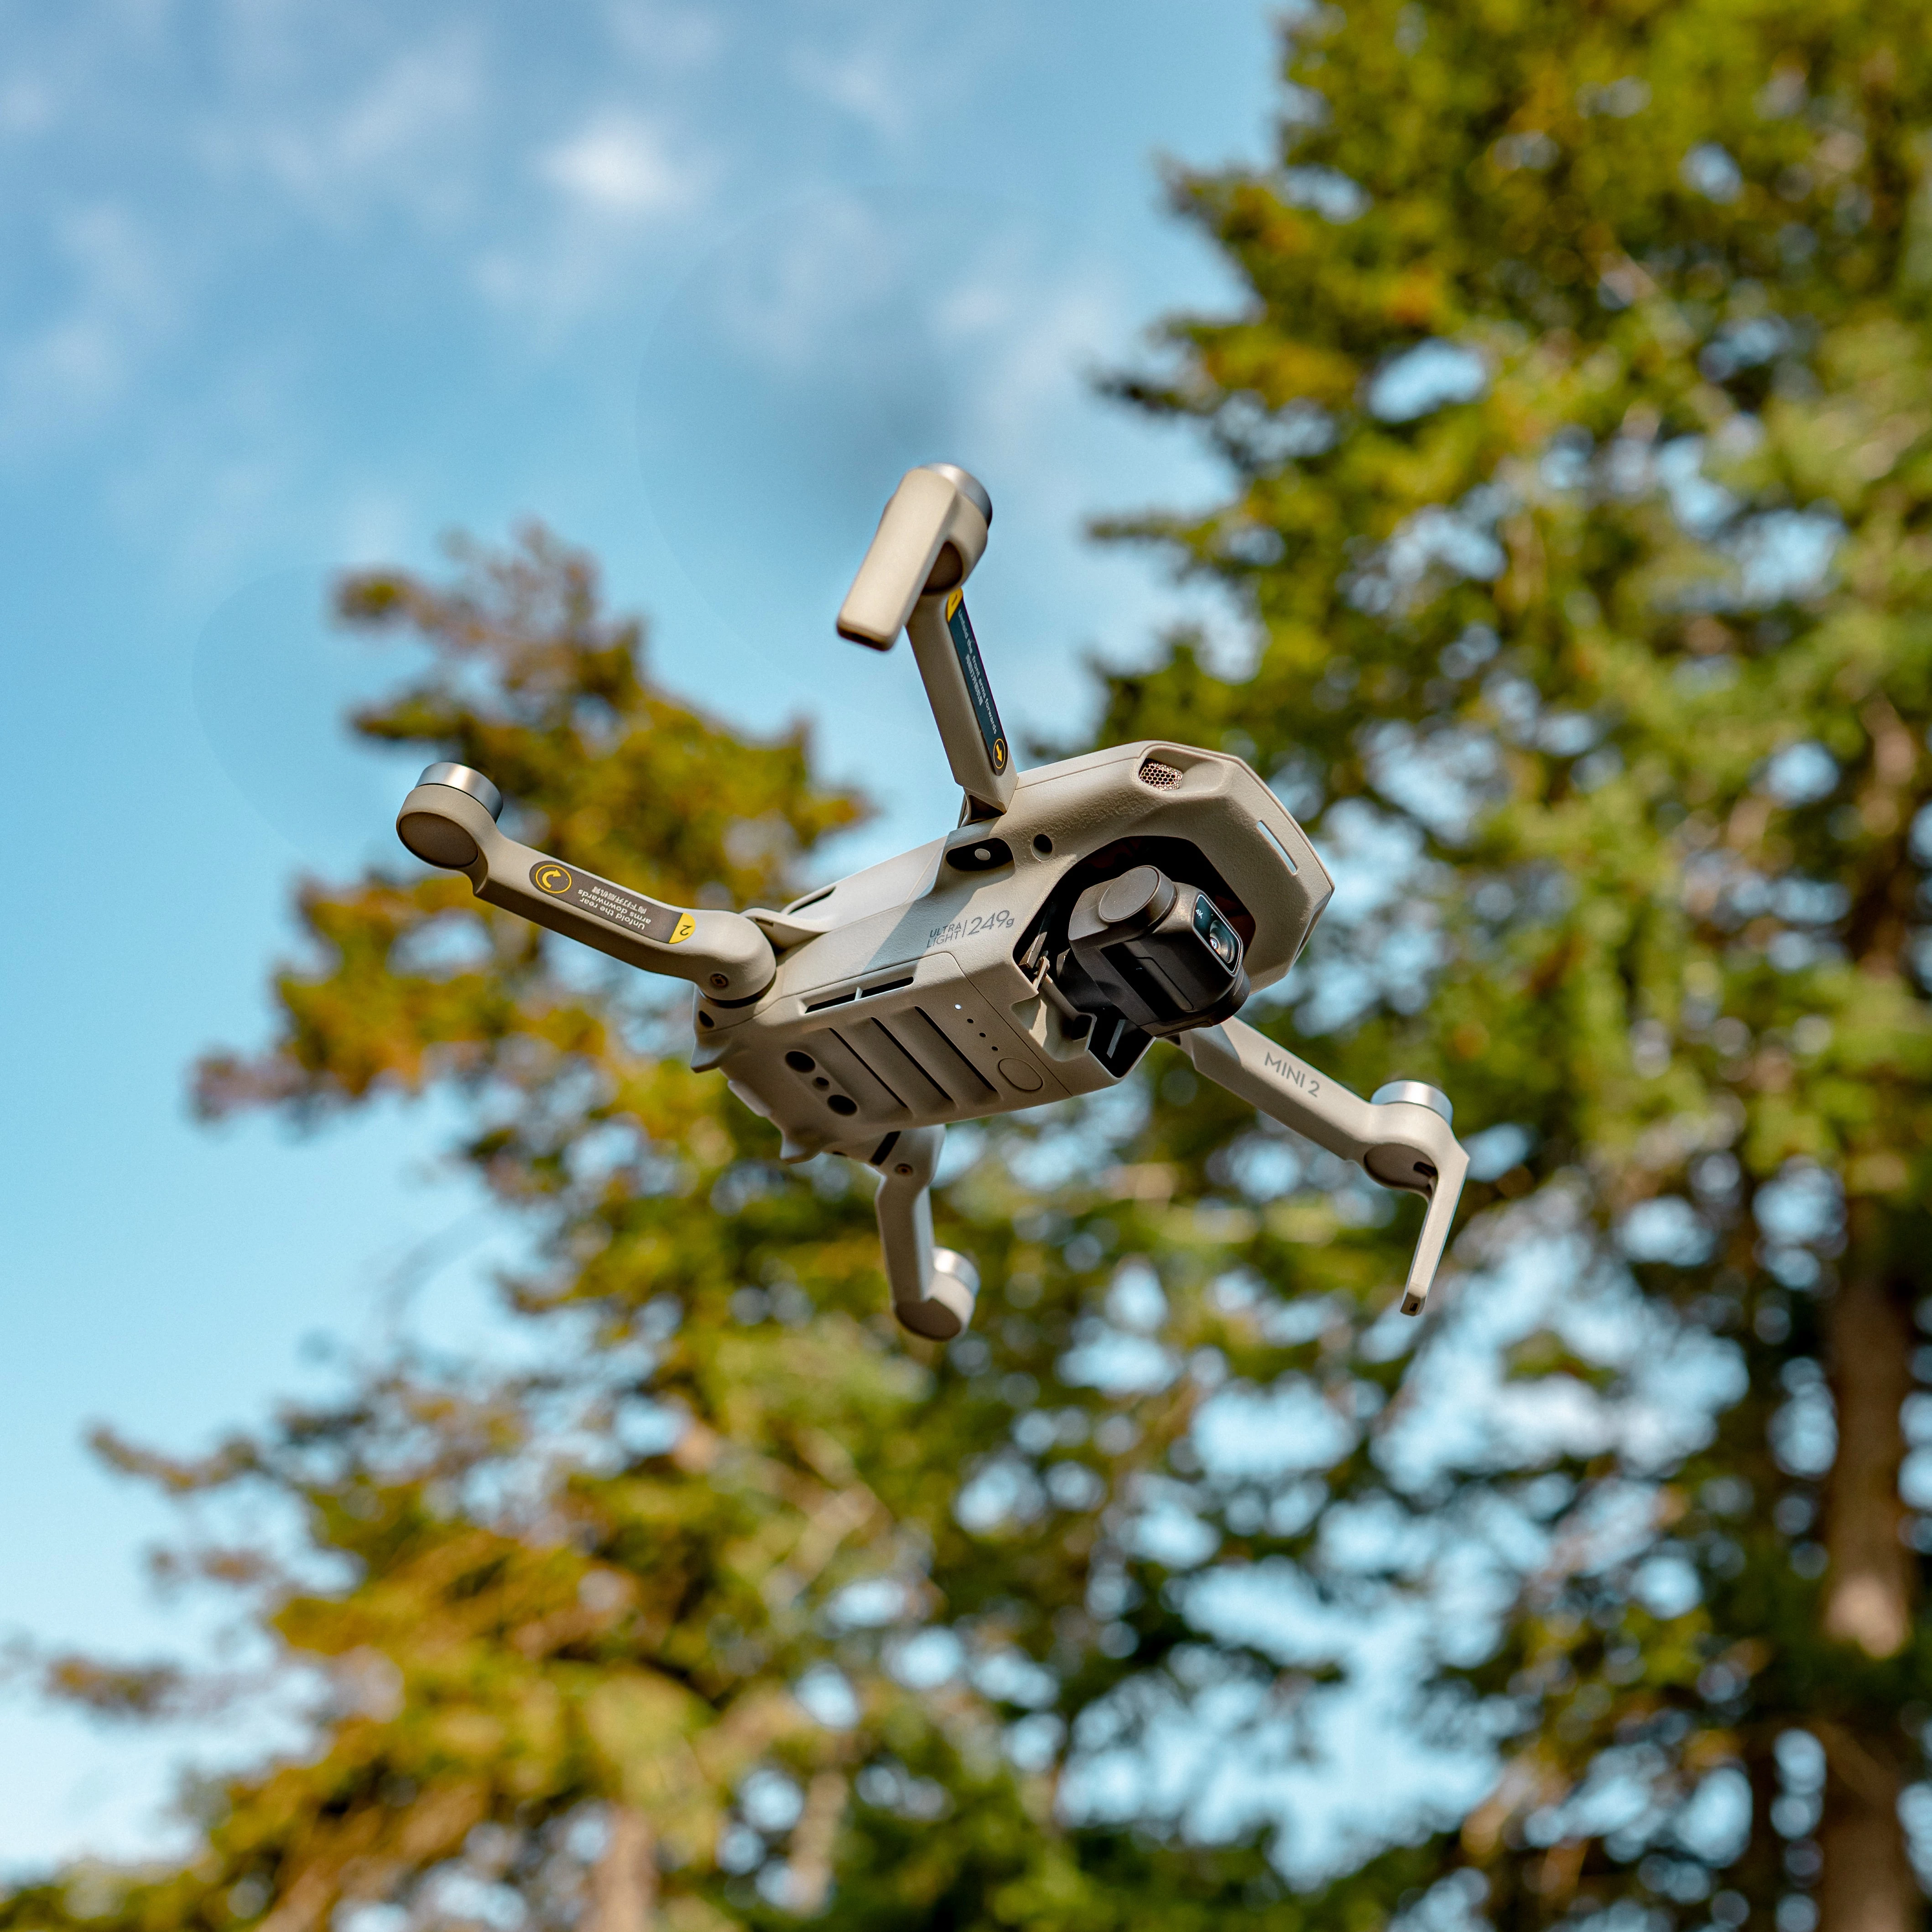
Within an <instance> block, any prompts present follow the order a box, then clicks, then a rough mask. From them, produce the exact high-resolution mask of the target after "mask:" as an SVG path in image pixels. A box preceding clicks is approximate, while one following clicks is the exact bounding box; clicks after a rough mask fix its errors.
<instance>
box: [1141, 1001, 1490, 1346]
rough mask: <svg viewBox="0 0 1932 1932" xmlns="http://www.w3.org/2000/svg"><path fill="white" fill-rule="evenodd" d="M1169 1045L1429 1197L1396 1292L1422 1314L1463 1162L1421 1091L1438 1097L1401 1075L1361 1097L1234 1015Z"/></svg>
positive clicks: (1229, 1085) (1221, 1081) (1264, 1108)
mask: <svg viewBox="0 0 1932 1932" xmlns="http://www.w3.org/2000/svg"><path fill="white" fill-rule="evenodd" d="M1177 1044H1178V1045H1179V1046H1181V1048H1182V1049H1184V1051H1185V1052H1187V1056H1188V1058H1190V1060H1192V1061H1193V1063H1194V1064H1195V1066H1196V1068H1198V1069H1199V1071H1200V1072H1202V1073H1205V1075H1207V1076H1208V1079H1211V1080H1212V1081H1214V1082H1216V1083H1217V1085H1220V1086H1223V1087H1225V1088H1226V1089H1227V1090H1228V1091H1229V1093H1231V1094H1236V1095H1238V1097H1240V1098H1241V1099H1242V1100H1246V1101H1247V1102H1249V1103H1250V1104H1251V1105H1252V1106H1255V1107H1256V1108H1258V1109H1259V1110H1260V1111H1261V1112H1262V1113H1264V1114H1265V1115H1268V1118H1270V1119H1271V1120H1275V1121H1280V1122H1281V1123H1282V1124H1283V1126H1284V1127H1292V1128H1294V1129H1295V1131H1296V1132H1297V1133H1301V1134H1305V1135H1306V1136H1307V1137H1308V1139H1310V1140H1312V1141H1313V1142H1315V1143H1316V1145H1318V1146H1319V1147H1325V1148H1327V1149H1328V1151H1329V1152H1330V1153H1331V1154H1340V1156H1341V1157H1342V1158H1343V1160H1350V1161H1353V1162H1354V1163H1355V1164H1356V1165H1357V1166H1358V1167H1360V1168H1361V1169H1362V1170H1363V1171H1364V1172H1365V1173H1366V1174H1367V1175H1369V1177H1370V1178H1371V1179H1372V1180H1374V1181H1379V1182H1380V1183H1381V1184H1382V1186H1383V1187H1395V1188H1401V1189H1403V1190H1406V1191H1407V1192H1409V1193H1412V1194H1420V1195H1421V1196H1423V1197H1424V1199H1426V1200H1427V1202H1428V1203H1429V1207H1428V1211H1427V1213H1426V1214H1425V1215H1424V1217H1423V1223H1422V1233H1421V1237H1420V1238H1419V1239H1418V1241H1417V1243H1416V1247H1415V1256H1414V1258H1413V1259H1412V1260H1411V1262H1410V1263H1409V1281H1408V1285H1407V1286H1406V1288H1405V1289H1404V1290H1403V1298H1402V1310H1403V1313H1404V1314H1405V1315H1419V1314H1421V1312H1422V1307H1423V1304H1424V1302H1425V1301H1427V1299H1428V1296H1429V1290H1430V1284H1431V1283H1433V1281H1434V1280H1435V1279H1436V1269H1437V1268H1439V1266H1440V1265H1441V1264H1442V1255H1443V1251H1444V1250H1445V1248H1446V1247H1448V1241H1449V1227H1450V1223H1451V1222H1452V1221H1454V1219H1455V1218H1456V1205H1457V1202H1459V1201H1460V1199H1462V1195H1463V1181H1464V1179H1465V1178H1466V1176H1467V1175H1468V1173H1469V1156H1468V1154H1466V1153H1465V1152H1464V1151H1463V1147H1462V1144H1461V1143H1460V1142H1459V1141H1458V1140H1457V1138H1456V1136H1455V1134H1454V1133H1453V1132H1452V1131H1451V1128H1450V1125H1449V1123H1448V1121H1447V1120H1446V1119H1445V1118H1444V1117H1443V1115H1442V1114H1441V1113H1439V1112H1437V1111H1436V1107H1435V1106H1434V1105H1433V1102H1432V1100H1430V1099H1428V1098H1425V1096H1433V1097H1434V1098H1435V1099H1437V1100H1439V1099H1440V1098H1441V1097H1440V1096H1439V1095H1436V1094H1435V1090H1434V1089H1433V1088H1425V1087H1424V1086H1422V1085H1421V1083H1420V1082H1414V1081H1404V1082H1400V1083H1398V1084H1397V1086H1396V1087H1395V1088H1392V1089H1391V1088H1385V1089H1384V1090H1383V1091H1385V1092H1386V1093H1388V1094H1390V1095H1391V1097H1390V1098H1389V1099H1388V1100H1363V1099H1361V1097H1360V1096H1359V1095H1357V1094H1352V1093H1350V1092H1349V1090H1348V1088H1346V1087H1343V1086H1340V1085H1337V1084H1336V1082H1334V1081H1332V1080H1331V1079H1328V1076H1326V1075H1325V1074H1322V1073H1317V1072H1316V1070H1315V1069H1314V1068H1313V1067H1310V1066H1309V1065H1308V1064H1307V1062H1306V1061H1301V1060H1298V1059H1296V1058H1295V1055H1293V1054H1292V1053H1290V1052H1289V1051H1288V1050H1287V1049H1286V1048H1285V1047H1280V1046H1276V1044H1275V1043H1274V1041H1273V1040H1270V1039H1268V1037H1267V1036H1266V1035H1265V1034H1259V1033H1257V1032H1256V1031H1255V1029H1254V1028H1253V1027H1251V1026H1248V1025H1245V1024H1244V1022H1241V1021H1240V1020H1226V1021H1224V1022H1223V1023H1222V1024H1221V1025H1219V1026H1213V1027H1197V1028H1195V1029H1194V1030H1193V1031H1192V1032H1189V1033H1184V1034H1181V1036H1180V1038H1179V1040H1178V1042H1177ZM1443 1104H1444V1105H1445V1106H1446V1105H1447V1104H1448V1103H1446V1102H1445V1103H1443Z"/></svg>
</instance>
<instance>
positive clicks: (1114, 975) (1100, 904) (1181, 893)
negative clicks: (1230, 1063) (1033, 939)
mask: <svg viewBox="0 0 1932 1932" xmlns="http://www.w3.org/2000/svg"><path fill="white" fill-rule="evenodd" d="M1067 940H1068V942H1069V944H1070V947H1071V949H1072V951H1073V958H1074V961H1075V963H1076V965H1078V966H1079V968H1080V971H1082V973H1083V974H1085V977H1086V978H1087V979H1088V980H1089V981H1090V982H1091V984H1092V986H1093V987H1094V990H1095V991H1096V992H1097V993H1098V994H1099V995H1100V997H1101V998H1103V1000H1105V1001H1106V1003H1107V1004H1108V1005H1109V1006H1111V1007H1114V1008H1115V1010H1117V1011H1118V1012H1120V1013H1123V1014H1124V1015H1125V1016H1126V1017H1127V1019H1129V1020H1130V1022H1133V1025H1136V1026H1137V1027H1139V1028H1140V1029H1141V1030H1142V1031H1143V1032H1145V1033H1150V1034H1178V1033H1181V1032H1183V1031H1186V1029H1187V1028H1190V1027H1198V1026H1211V1025H1214V1022H1217V1020H1223V1019H1226V1018H1227V1017H1228V1016H1229V1015H1230V1014H1231V1013H1234V1012H1235V1010H1237V1009H1238V1007H1240V1006H1241V1004H1242V1002H1243V1001H1245V1000H1246V999H1247V997H1248V976H1247V971H1246V969H1245V968H1244V965H1243V964H1242V953H1241V938H1240V935H1238V933H1237V932H1235V929H1234V928H1233V927H1232V926H1231V925H1229V922H1228V921H1227V920H1226V919H1224V918H1223V916H1222V915H1221V913H1220V910H1219V909H1218V908H1217V907H1216V905H1215V904H1214V901H1213V900H1212V899H1211V898H1209V896H1208V894H1207V893H1205V892H1203V891H1202V890H1201V889H1200V888H1199V886H1180V885H1177V884H1175V882H1174V880H1172V879H1170V878H1169V877H1168V876H1167V874H1166V873H1164V872H1163V871H1161V870H1160V868H1159V867H1158V866H1156V865H1136V866H1135V867H1134V868H1133V870H1132V871H1127V872H1124V873H1123V874H1121V876H1120V877H1118V878H1117V879H1109V880H1104V881H1103V883H1100V884H1099V885H1097V886H1088V889H1087V890H1086V891H1085V892H1082V894H1081V895H1080V897H1079V899H1078V900H1077V901H1075V904H1074V907H1073V914H1072V916H1071V917H1070V919H1069V920H1068V922H1067Z"/></svg>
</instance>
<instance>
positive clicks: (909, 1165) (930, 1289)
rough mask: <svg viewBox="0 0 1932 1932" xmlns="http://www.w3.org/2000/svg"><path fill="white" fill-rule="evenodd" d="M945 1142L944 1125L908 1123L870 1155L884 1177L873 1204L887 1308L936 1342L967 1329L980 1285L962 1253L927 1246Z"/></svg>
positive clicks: (903, 1322)
mask: <svg viewBox="0 0 1932 1932" xmlns="http://www.w3.org/2000/svg"><path fill="white" fill-rule="evenodd" d="M945 1144H946V1130H945V1129H944V1127H914V1128H912V1129H910V1130H907V1131H906V1132H904V1133H897V1134H891V1135H888V1136H886V1139H885V1140H884V1141H883V1142H881V1143H880V1145H879V1146H878V1147H877V1148H875V1149H874V1151H873V1153H872V1155H871V1165H872V1166H874V1167H876V1168H877V1169H878V1170H879V1172H880V1174H881V1175H883V1177H884V1178H883V1180H882V1181H880V1184H879V1193H878V1199H877V1203H876V1206H877V1212H878V1217H879V1245H880V1247H881V1248H883V1250H884V1251H885V1258H886V1281H887V1283H889V1285H890V1286H891V1289H892V1313H894V1314H895V1315H896V1316H898V1319H899V1322H900V1325H901V1326H902V1327H904V1328H910V1330H911V1331H912V1332H913V1334H915V1335H923V1336H926V1337H927V1338H928V1339H929V1340H932V1341H935V1342H950V1341H951V1340H952V1339H953V1337H954V1336H956V1335H957V1334H960V1333H961V1332H962V1331H963V1330H964V1329H965V1326H966V1325H967V1323H968V1322H970V1321H971V1320H972V1319H973V1298H974V1296H975V1295H977V1294H978V1292H979V1291H980V1277H979V1272H978V1271H977V1269H976V1268H974V1265H973V1264H972V1263H971V1262H969V1261H968V1259H966V1257H965V1256H964V1255H957V1254H955V1253H953V1250H951V1249H950V1248H935V1247H934V1246H933V1245H932V1176H933V1171H934V1169H935V1168H937V1167H938V1165H939V1150H940V1149H941V1148H942V1147H944V1145H945Z"/></svg>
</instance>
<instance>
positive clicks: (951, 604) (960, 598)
mask: <svg viewBox="0 0 1932 1932" xmlns="http://www.w3.org/2000/svg"><path fill="white" fill-rule="evenodd" d="M965 601H966V593H965V591H963V590H956V591H954V592H953V595H951V596H950V597H949V598H947V600H946V621H947V622H948V623H949V624H950V623H951V622H952V621H953V613H954V612H955V611H956V610H958V609H959V607H960V605H961V604H963V603H965Z"/></svg>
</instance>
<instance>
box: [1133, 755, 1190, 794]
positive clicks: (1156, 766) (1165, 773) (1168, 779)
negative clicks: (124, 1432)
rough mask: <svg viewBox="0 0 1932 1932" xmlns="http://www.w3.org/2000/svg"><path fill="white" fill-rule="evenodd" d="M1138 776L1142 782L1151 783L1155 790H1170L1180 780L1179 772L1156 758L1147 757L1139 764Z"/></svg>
mask: <svg viewBox="0 0 1932 1932" xmlns="http://www.w3.org/2000/svg"><path fill="white" fill-rule="evenodd" d="M1139 778H1140V781H1141V783H1142V784H1144V785H1152V786H1153V787H1154V790H1156V791H1172V790H1173V789H1174V787H1175V786H1176V785H1178V784H1180V782H1181V774H1180V773H1179V772H1178V771H1176V770H1175V769H1174V767H1173V766H1172V765H1164V764H1163V763H1161V761H1160V760H1159V759H1158V758H1149V759H1148V760H1147V762H1146V763H1145V764H1143V765H1142V766H1141V768H1140V772H1139Z"/></svg>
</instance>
